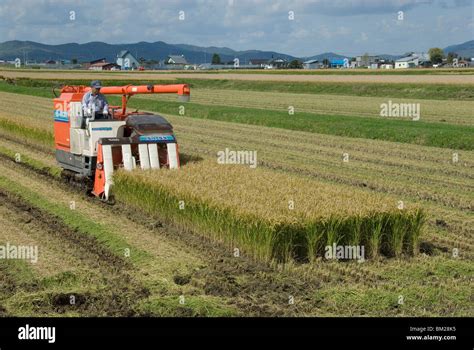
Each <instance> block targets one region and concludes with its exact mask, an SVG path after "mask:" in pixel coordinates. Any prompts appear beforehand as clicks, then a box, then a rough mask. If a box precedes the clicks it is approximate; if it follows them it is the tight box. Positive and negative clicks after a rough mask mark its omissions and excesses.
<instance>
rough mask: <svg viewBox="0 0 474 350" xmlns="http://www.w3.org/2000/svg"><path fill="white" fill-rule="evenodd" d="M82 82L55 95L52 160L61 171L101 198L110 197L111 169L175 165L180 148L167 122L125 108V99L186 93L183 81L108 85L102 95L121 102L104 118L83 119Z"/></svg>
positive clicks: (185, 95)
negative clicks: (136, 96)
mask: <svg viewBox="0 0 474 350" xmlns="http://www.w3.org/2000/svg"><path fill="white" fill-rule="evenodd" d="M89 90H90V88H89V87H86V86H64V87H63V88H62V89H61V93H60V95H59V96H57V97H56V98H55V99H54V137H55V147H56V159H57V161H58V163H59V165H60V166H61V167H62V169H63V172H62V175H63V176H64V177H66V178H67V179H69V180H71V181H73V182H81V183H83V184H85V185H86V186H87V187H88V189H89V190H91V193H92V194H93V195H95V196H97V197H99V198H100V199H101V200H104V201H110V200H111V193H112V192H111V189H112V185H113V178H112V175H113V173H114V171H115V170H117V169H119V168H123V169H125V170H133V169H135V168H141V169H159V168H169V169H177V168H179V166H180V164H179V152H178V144H177V140H176V136H175V134H174V132H173V127H172V125H171V124H170V123H169V122H168V121H167V120H166V119H165V118H163V117H162V116H159V115H156V114H151V113H144V112H138V111H135V112H128V111H127V102H128V100H129V99H130V97H131V96H133V95H136V94H153V93H175V94H177V95H178V99H179V100H180V101H183V102H186V101H189V98H190V90H189V86H188V85H187V84H175V85H142V86H133V85H127V86H109V87H103V88H102V89H101V90H100V92H101V93H102V94H104V95H111V94H115V95H122V105H121V106H110V107H109V110H110V111H111V114H110V117H109V118H107V119H93V118H90V119H87V123H86V116H85V115H84V113H83V109H82V98H83V96H84V94H85V93H87V92H88V91H89Z"/></svg>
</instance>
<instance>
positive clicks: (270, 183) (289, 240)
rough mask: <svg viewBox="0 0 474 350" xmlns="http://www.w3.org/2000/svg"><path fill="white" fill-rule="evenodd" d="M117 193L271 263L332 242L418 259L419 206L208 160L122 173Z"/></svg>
mask: <svg viewBox="0 0 474 350" xmlns="http://www.w3.org/2000/svg"><path fill="white" fill-rule="evenodd" d="M114 190H115V194H116V197H117V199H118V200H122V201H125V202H128V203H130V204H132V205H134V206H136V207H138V208H141V209H143V210H145V211H146V212H148V213H149V214H151V215H156V216H160V217H162V218H165V219H167V220H170V221H172V222H174V223H175V224H178V225H181V226H184V227H190V228H192V229H193V230H195V231H196V232H198V233H200V234H203V235H206V236H208V237H210V238H211V239H213V240H217V241H220V242H223V243H225V244H227V245H228V246H229V247H231V248H239V249H240V250H241V251H243V252H246V253H247V254H249V255H252V256H253V257H255V258H257V259H260V260H266V261H270V260H276V261H288V260H290V259H298V260H314V259H315V258H316V257H318V256H322V255H323V252H324V247H325V246H331V245H333V244H336V245H341V244H342V245H365V246H366V250H368V251H369V252H370V255H371V256H373V257H375V256H377V255H378V254H384V255H387V256H391V255H395V256H399V255H400V254H402V253H407V254H413V253H415V250H416V248H415V247H416V246H417V242H418V239H419V235H420V233H421V226H422V225H423V220H421V219H420V218H421V217H422V213H421V211H420V209H418V208H415V207H413V208H407V209H404V210H402V211H400V210H399V209H397V207H396V205H395V202H394V201H393V200H392V199H390V198H387V197H384V196H381V195H376V194H373V193H369V192H367V191H364V190H359V189H354V188H350V187H347V186H343V185H333V184H328V183H323V182H320V181H316V180H310V179H306V178H301V177H298V176H294V175H293V176H291V175H287V174H282V173H277V172H274V171H270V170H266V169H260V168H259V169H249V168H246V167H243V166H241V165H220V164H217V163H215V162H212V161H209V160H207V161H203V162H199V163H190V164H188V165H186V166H184V167H182V168H181V169H180V170H178V171H169V170H166V169H162V170H150V171H141V170H136V171H133V172H125V171H119V172H117V174H116V175H115V187H114ZM289 200H291V201H292V202H293V203H294V207H290V206H289V205H288V201H289Z"/></svg>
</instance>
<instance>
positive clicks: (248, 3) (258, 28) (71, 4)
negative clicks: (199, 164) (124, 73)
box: [0, 0, 474, 56]
mask: <svg viewBox="0 0 474 350" xmlns="http://www.w3.org/2000/svg"><path fill="white" fill-rule="evenodd" d="M469 5H471V6H472V1H468V0H444V1H440V0H286V1H285V0H234V1H233V3H232V4H230V0H227V1H222V0H196V1H192V2H191V1H189V0H160V1H155V0H128V1H125V0H103V1H100V0H96V1H94V2H91V1H88V0H75V1H72V0H55V1H52V0H39V1H35V6H32V5H31V1H28V0H2V1H1V2H0V41H5V40H13V39H18V40H33V41H41V42H45V43H52V44H57V43H64V42H89V41H106V42H109V43H127V42H138V41H151V42H153V41H159V40H162V41H166V42H169V43H189V44H194V45H202V46H208V45H221V46H228V47H232V48H234V49H264V50H277V49H278V50H281V51H285V52H287V53H290V54H294V55H301V56H303V55H312V54H315V53H318V52H322V51H338V52H341V53H345V52H364V51H370V52H377V51H379V52H380V51H384V52H386V53H397V52H400V51H404V50H407V49H411V50H421V49H420V48H419V46H428V47H430V46H442V45H443V44H446V45H449V44H452V43H453V42H462V41H464V40H470V39H473V37H474V34H473V31H472V29H467V28H472V15H470V14H469V11H466V9H465V7H466V6H469ZM71 10H73V11H75V12H76V20H75V21H74V22H71V21H70V20H69V11H71ZM181 10H182V11H185V16H186V19H185V20H184V21H179V19H178V14H179V11H181ZM399 10H403V11H404V12H405V20H404V21H403V23H401V22H400V21H396V14H397V11H399ZM288 11H294V13H295V20H294V21H289V20H288ZM439 17H442V19H438V18H439ZM455 28H457V29H456V30H454V29H455ZM308 42H310V43H311V44H310V45H308ZM375 44H377V46H374V45H375Z"/></svg>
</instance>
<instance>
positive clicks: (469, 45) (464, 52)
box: [444, 40, 474, 57]
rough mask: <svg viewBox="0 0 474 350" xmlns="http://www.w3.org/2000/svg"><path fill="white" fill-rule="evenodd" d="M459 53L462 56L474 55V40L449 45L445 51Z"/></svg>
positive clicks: (446, 52)
mask: <svg viewBox="0 0 474 350" xmlns="http://www.w3.org/2000/svg"><path fill="white" fill-rule="evenodd" d="M449 52H454V53H457V54H458V55H459V56H461V57H474V40H470V41H466V42H465V43H462V44H459V45H452V46H448V47H447V48H445V49H444V53H445V54H448V53H449Z"/></svg>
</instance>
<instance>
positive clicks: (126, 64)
mask: <svg viewBox="0 0 474 350" xmlns="http://www.w3.org/2000/svg"><path fill="white" fill-rule="evenodd" d="M116 63H117V65H119V66H120V68H121V69H122V70H128V69H132V70H133V69H138V67H140V62H138V60H137V59H136V57H135V56H133V55H132V53H131V52H130V51H128V50H122V51H120V52H119V53H118V55H117V61H116Z"/></svg>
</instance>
